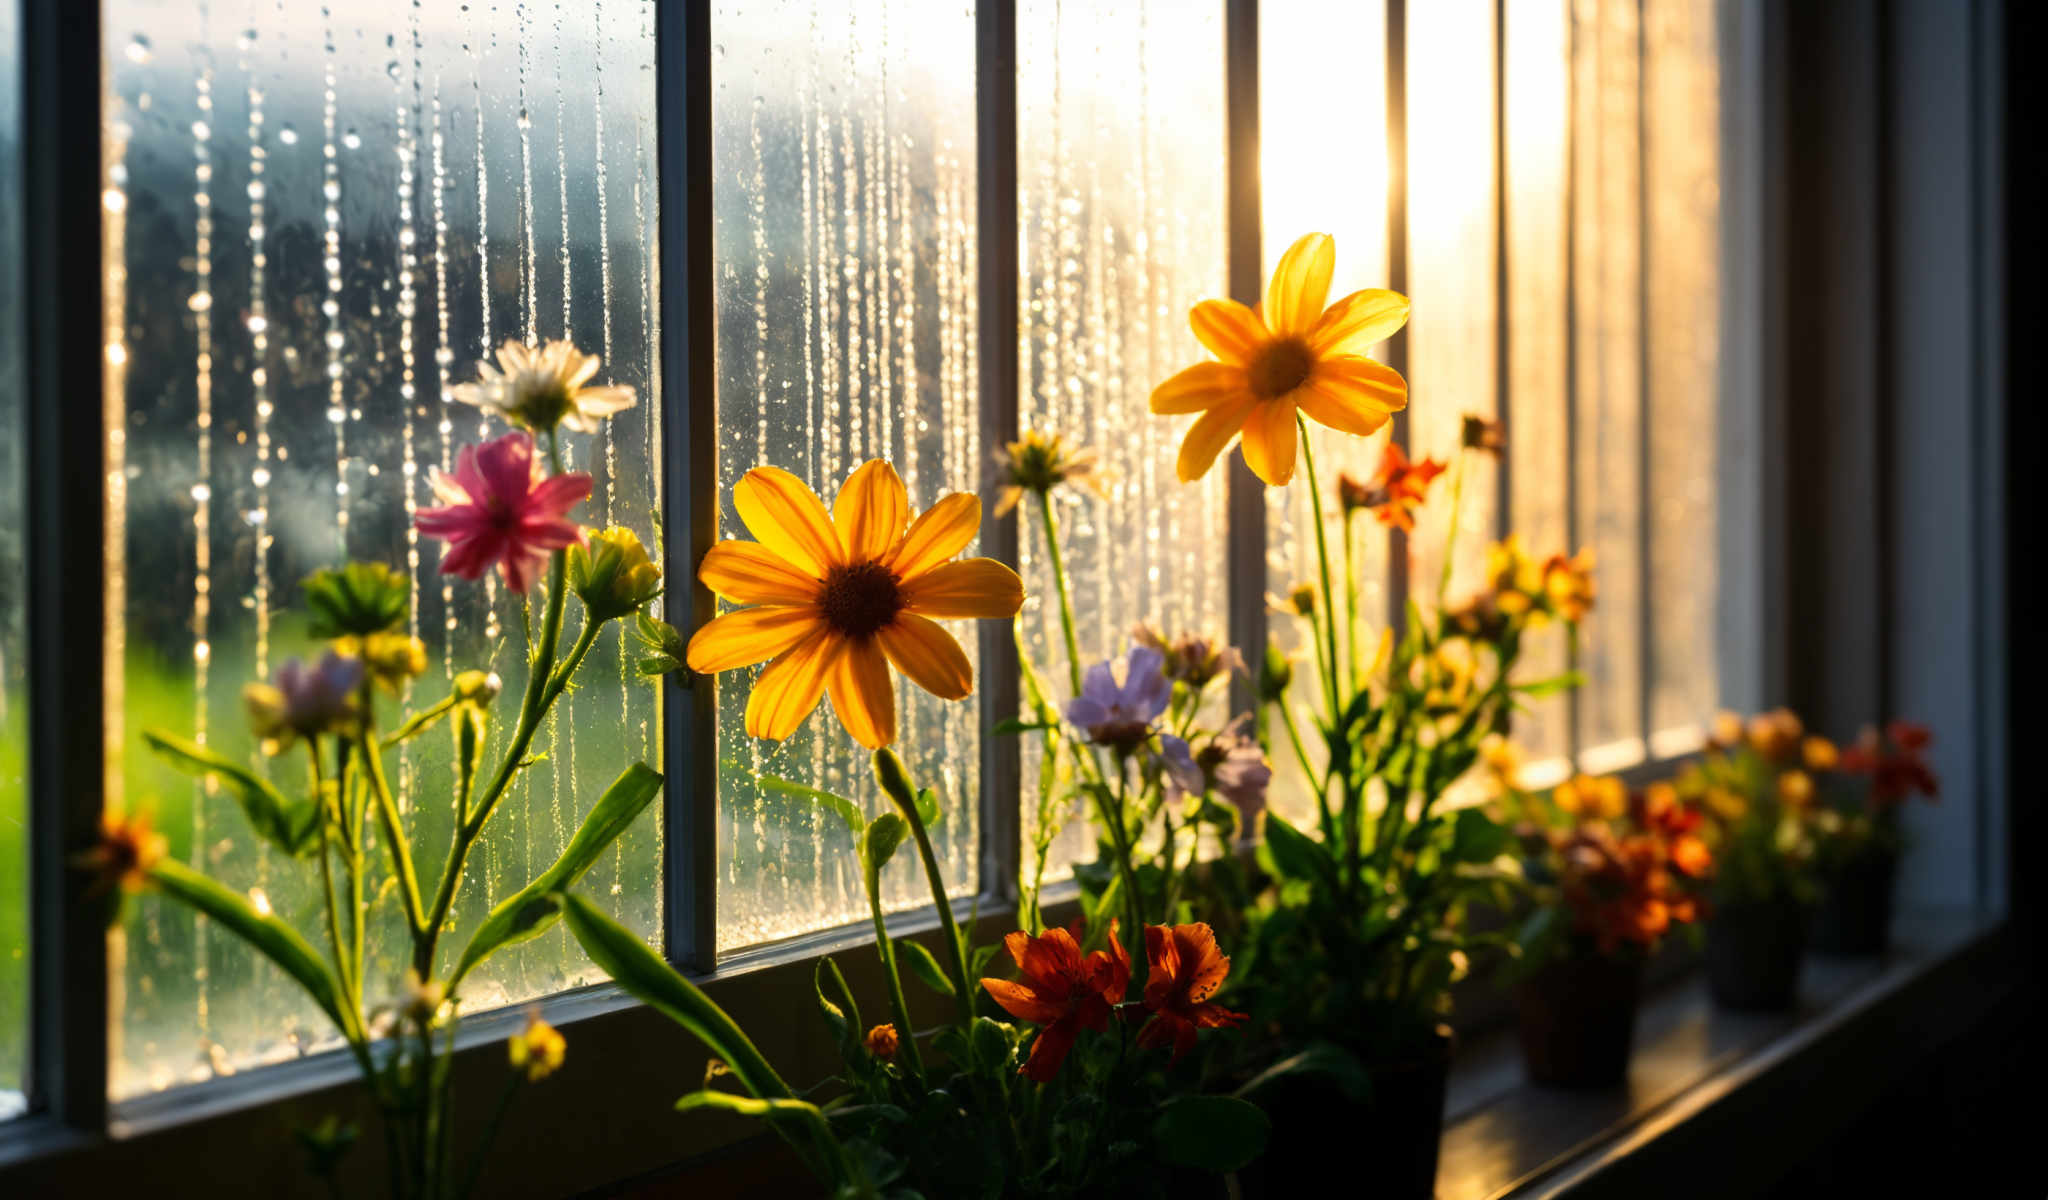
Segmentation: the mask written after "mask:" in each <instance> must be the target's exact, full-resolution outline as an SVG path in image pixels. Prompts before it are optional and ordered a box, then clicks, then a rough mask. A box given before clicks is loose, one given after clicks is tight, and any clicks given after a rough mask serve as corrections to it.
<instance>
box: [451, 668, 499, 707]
mask: <svg viewBox="0 0 2048 1200" xmlns="http://www.w3.org/2000/svg"><path fill="white" fill-rule="evenodd" d="M504 687H505V681H504V680H502V679H500V678H498V673H497V672H496V671H464V672H462V673H461V674H459V675H457V676H456V677H455V688H454V692H455V698H456V699H457V700H463V701H467V702H468V703H471V704H489V703H490V702H491V701H493V700H496V699H497V698H498V693H499V692H500V691H502V690H503V689H504Z"/></svg>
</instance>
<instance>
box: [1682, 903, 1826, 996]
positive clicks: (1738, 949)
mask: <svg viewBox="0 0 2048 1200" xmlns="http://www.w3.org/2000/svg"><path fill="white" fill-rule="evenodd" d="M1810 917H1811V913H1810V912H1809V911H1808V909H1807V907H1806V906H1805V905H1803V904H1800V903H1798V902H1797V901H1795V900H1790V899H1780V900H1766V901H1742V902H1735V903H1728V904H1724V905H1722V906H1721V907H1719V908H1717V909H1716V910H1715V912H1714V916H1713V919H1712V920H1710V921H1708V922H1707V987H1708V990H1709V991H1711V992H1712V993H1713V996H1714V1003H1715V1004H1718V1005H1720V1006H1721V1007H1722V1008H1726V1009H1732V1010H1734V1011H1737V1012H1784V1011H1786V1010H1787V1009H1789V1008H1791V1007H1792V1005H1793V1002H1794V1000H1795V999H1796V998H1797V996H1798V993H1799V964H1800V962H1801V960H1802V959H1803V958H1804V957H1805V954H1806V937H1807V922H1808V920H1809V918H1810Z"/></svg>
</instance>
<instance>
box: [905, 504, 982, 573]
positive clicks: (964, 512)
mask: <svg viewBox="0 0 2048 1200" xmlns="http://www.w3.org/2000/svg"><path fill="white" fill-rule="evenodd" d="M980 528H981V499H980V497H978V496H973V495H969V494H968V493H966V492H954V493H953V494H952V495H950V496H947V497H945V498H943V499H941V500H940V501H939V502H938V503H937V504H934V505H932V506H931V507H930V508H928V509H925V510H924V513H923V515H922V516H920V517H918V518H917V520H915V521H913V522H911V525H910V528H909V530H908V531H906V532H905V533H904V535H903V540H902V541H901V542H898V543H897V544H896V549H895V550H894V551H893V552H892V553H891V555H890V557H889V558H888V559H885V560H884V561H885V562H886V563H887V565H888V566H889V567H890V568H891V569H892V570H894V571H895V572H896V576H897V578H899V579H915V578H916V577H917V576H919V575H922V574H924V573H925V572H926V571H929V570H931V569H932V568H933V567H936V566H938V565H939V564H940V563H942V562H945V561H946V560H947V559H949V558H951V557H953V556H954V555H956V554H958V553H960V552H961V551H962V550H965V549H967V543H969V542H971V541H973V540H974V535H975V533H976V532H977V531H978V530H980Z"/></svg>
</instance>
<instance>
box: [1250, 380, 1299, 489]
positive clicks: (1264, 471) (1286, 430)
mask: <svg viewBox="0 0 2048 1200" xmlns="http://www.w3.org/2000/svg"><path fill="white" fill-rule="evenodd" d="M1298 391H1299V389H1297V391H1296V392H1290V393H1289V394H1288V395H1286V396H1282V397H1281V398H1280V399H1278V400H1268V401H1265V402H1264V403H1262V404H1258V405H1254V406H1253V408H1252V411H1251V415H1250V416H1249V417H1247V418H1246V419H1245V423H1244V462H1245V465H1246V466H1248V467H1250V468H1251V469H1252V474H1254V475H1257V476H1258V477H1259V478H1260V479H1263V480H1265V481H1266V483H1268V484H1269V485H1271V486H1273V487H1284V486H1285V485H1286V484H1287V481H1288V480H1290V479H1293V478H1294V451H1295V441H1296V438H1295V433H1296V430H1295V427H1294V400H1293V399H1292V397H1293V396H1294V395H1296V394H1298Z"/></svg>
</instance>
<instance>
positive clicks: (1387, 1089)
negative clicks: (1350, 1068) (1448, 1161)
mask: <svg viewBox="0 0 2048 1200" xmlns="http://www.w3.org/2000/svg"><path fill="white" fill-rule="evenodd" d="M1450 1073H1451V1031H1450V1030H1449V1029H1448V1028H1446V1027H1444V1026H1438V1027H1437V1029H1436V1030H1435V1031H1434V1033H1433V1035H1432V1036H1431V1038H1430V1044H1429V1046H1428V1047H1427V1048H1426V1049H1424V1050H1422V1051H1421V1052H1419V1053H1417V1054H1416V1055H1414V1056H1413V1057H1410V1058H1406V1059H1403V1060H1401V1061H1398V1062H1391V1063H1387V1064H1384V1065H1381V1066H1376V1067H1373V1068H1372V1069H1371V1070H1370V1072H1369V1074H1370V1076H1371V1080H1372V1090H1371V1094H1370V1095H1369V1096H1367V1097H1366V1098H1365V1099H1363V1100H1354V1099H1352V1098H1351V1097H1350V1096H1349V1095H1347V1094H1346V1093H1345V1092H1344V1090H1343V1088H1342V1087H1340V1086H1339V1085H1338V1084H1337V1083H1336V1082H1335V1081H1333V1080H1329V1079H1325V1078H1322V1077H1317V1076H1308V1077H1302V1078H1298V1079H1291V1080H1286V1081H1282V1082H1280V1083H1276V1084H1274V1085H1272V1086H1271V1087H1269V1088H1267V1089H1265V1091H1264V1092H1263V1093H1262V1094H1261V1095H1260V1096H1259V1098H1258V1103H1259V1107H1261V1108H1263V1109H1265V1111H1266V1116H1267V1117H1268V1118H1269V1119H1270V1120H1271V1121H1272V1133H1271V1134H1270V1136H1269V1138H1268V1140H1267V1142H1266V1152H1265V1154H1263V1155H1261V1156H1260V1157H1259V1159H1258V1160H1257V1161H1255V1162H1253V1163H1252V1164H1251V1165H1250V1166H1248V1167H1246V1168H1245V1169H1244V1170H1242V1171H1240V1172H1238V1185H1239V1189H1240V1190H1239V1194H1240V1195H1241V1196H1243V1197H1244V1200H1281V1198H1283V1197H1288V1198H1291V1197H1296V1196H1337V1195H1351V1194H1354V1193H1357V1194H1363V1193H1364V1192H1366V1191H1370V1192H1371V1194H1372V1195H1373V1196H1374V1197H1375V1200H1429V1197H1431V1196H1433V1195H1435V1194H1436V1164H1437V1145H1438V1143H1439V1142H1440V1141H1441V1140H1442V1137H1443V1127H1444V1092H1445V1089H1446V1086H1447V1084H1448V1082H1449V1079H1450ZM1346 1172H1349V1173H1351V1175H1352V1181H1351V1182H1350V1183H1348V1184H1346V1183H1343V1182H1342V1177H1343V1174H1344V1173H1346Z"/></svg>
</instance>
